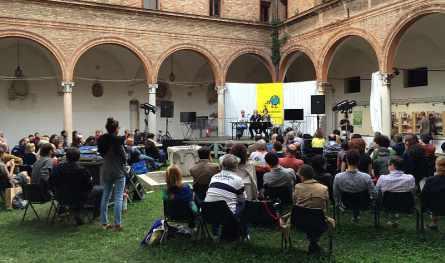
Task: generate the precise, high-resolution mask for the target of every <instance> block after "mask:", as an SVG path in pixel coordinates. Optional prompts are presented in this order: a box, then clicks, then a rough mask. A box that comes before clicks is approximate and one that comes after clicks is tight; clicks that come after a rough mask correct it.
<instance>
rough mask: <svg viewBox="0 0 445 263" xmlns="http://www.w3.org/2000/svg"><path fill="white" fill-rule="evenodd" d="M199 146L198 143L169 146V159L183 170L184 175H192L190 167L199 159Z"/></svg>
mask: <svg viewBox="0 0 445 263" xmlns="http://www.w3.org/2000/svg"><path fill="white" fill-rule="evenodd" d="M199 148H201V147H200V146H197V145H190V146H174V147H168V149H167V153H168V160H169V162H170V164H171V165H175V166H177V167H178V168H179V169H180V170H181V172H182V175H183V176H190V168H192V166H194V165H195V164H196V163H197V162H198V161H199V156H198V150H199Z"/></svg>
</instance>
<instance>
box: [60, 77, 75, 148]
mask: <svg viewBox="0 0 445 263" xmlns="http://www.w3.org/2000/svg"><path fill="white" fill-rule="evenodd" d="M73 87H74V82H70V81H64V82H62V91H63V129H64V130H65V131H66V133H67V135H68V143H71V142H72V140H73V138H72V137H73V97H72V94H73Z"/></svg>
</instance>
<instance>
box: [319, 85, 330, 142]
mask: <svg viewBox="0 0 445 263" xmlns="http://www.w3.org/2000/svg"><path fill="white" fill-rule="evenodd" d="M330 89H331V84H330V83H329V82H325V81H318V82H317V92H318V95H325V96H327V94H328V91H329V90H330ZM326 101H327V97H325V112H326V113H325V114H324V115H319V116H320V118H319V119H320V122H319V127H320V128H321V129H322V130H323V132H324V133H325V134H328V133H329V132H330V131H328V130H327V128H328V125H327V115H328V112H329V109H328V107H327V104H326Z"/></svg>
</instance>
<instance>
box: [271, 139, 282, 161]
mask: <svg viewBox="0 0 445 263" xmlns="http://www.w3.org/2000/svg"><path fill="white" fill-rule="evenodd" d="M270 152H273V153H275V154H276V155H277V157H278V158H283V157H284V152H283V145H282V144H281V142H275V143H274V144H273V147H272V151H270Z"/></svg>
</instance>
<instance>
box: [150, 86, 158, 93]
mask: <svg viewBox="0 0 445 263" xmlns="http://www.w3.org/2000/svg"><path fill="white" fill-rule="evenodd" d="M157 89H158V84H148V94H156V90H157Z"/></svg>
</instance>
